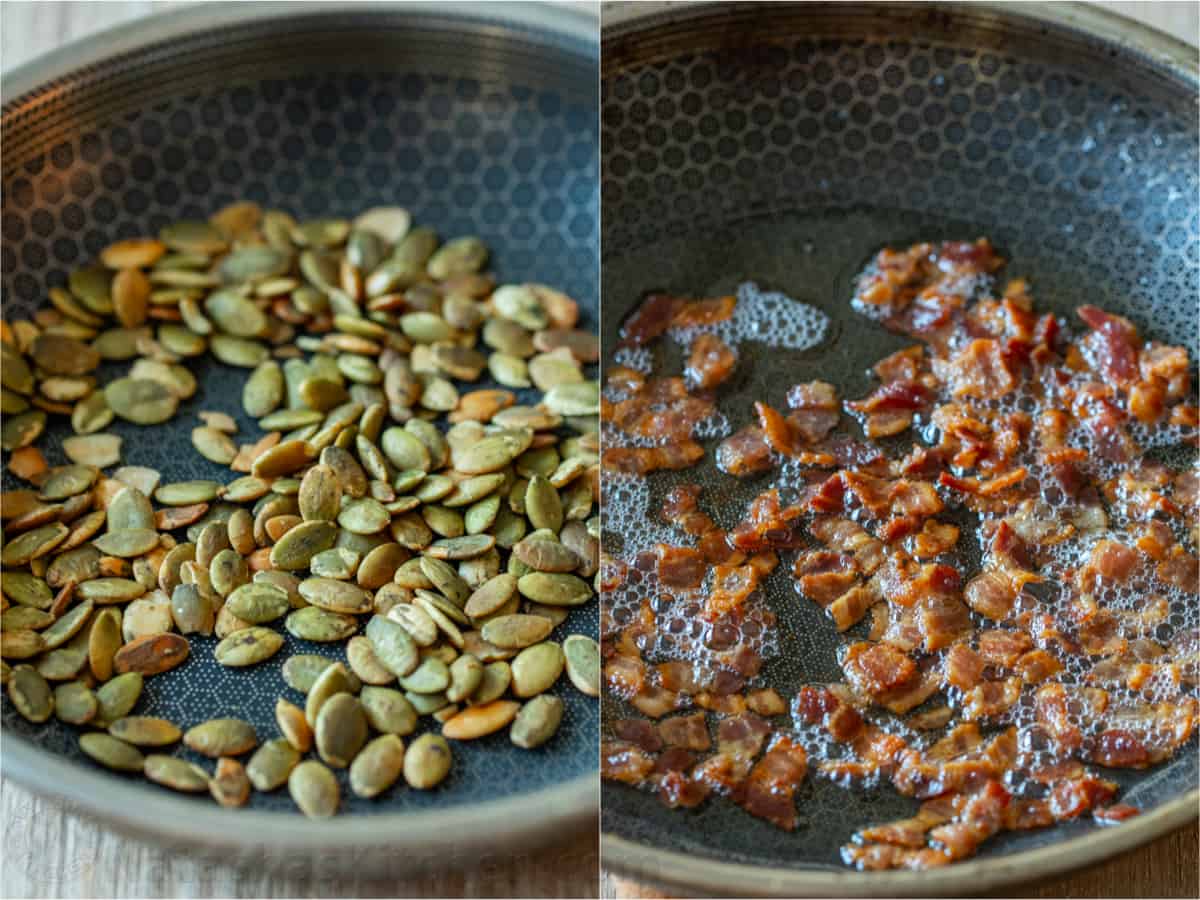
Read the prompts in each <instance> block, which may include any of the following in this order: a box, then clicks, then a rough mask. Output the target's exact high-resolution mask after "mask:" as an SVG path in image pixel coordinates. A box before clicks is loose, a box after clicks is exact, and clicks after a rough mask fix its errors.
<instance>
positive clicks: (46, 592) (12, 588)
mask: <svg viewBox="0 0 1200 900" xmlns="http://www.w3.org/2000/svg"><path fill="white" fill-rule="evenodd" d="M85 550H86V551H91V555H90V556H89V555H88V554H86V553H84V552H83V551H85ZM72 554H74V555H72ZM93 557H94V559H95V560H97V565H96V570H95V574H99V563H98V560H99V553H97V552H96V551H95V550H94V549H93V548H91V547H87V548H83V547H81V548H79V550H72V551H68V552H67V553H64V554H62V555H60V556H58V557H56V558H55V561H54V562H52V563H51V564H50V567H49V568H48V569H47V570H46V578H47V579H49V578H51V576H52V575H53V576H54V581H53V582H51V583H52V584H53V585H54V586H55V587H60V586H61V585H64V584H66V583H67V581H68V580H72V579H71V578H70V575H71V573H72V572H74V571H76V568H75V566H76V565H77V563H78V565H79V568H78V571H79V574H81V575H82V574H86V575H87V576H88V577H92V574H93V573H92V570H91V568H90V566H86V565H84V564H83V563H82V562H80V561H82V560H84V559H87V558H93ZM60 560H67V562H63V563H62V565H59V561H60ZM56 566H57V568H56ZM60 579H63V580H60ZM74 580H75V581H82V580H84V579H83V578H75V579H74ZM0 586H2V587H3V589H4V595H5V596H6V597H8V598H9V599H10V600H12V601H13V603H20V604H22V605H23V606H32V607H36V608H37V609H49V608H50V605H51V604H52V603H53V602H54V594H53V593H52V592H51V590H50V587H49V586H48V585H47V584H46V581H44V580H42V579H41V578H38V577H36V576H34V575H30V574H29V573H28V572H4V573H3V575H0Z"/></svg>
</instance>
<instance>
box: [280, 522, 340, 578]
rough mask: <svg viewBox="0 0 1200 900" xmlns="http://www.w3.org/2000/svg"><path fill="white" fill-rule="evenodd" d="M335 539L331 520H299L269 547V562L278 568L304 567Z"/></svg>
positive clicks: (334, 529) (334, 527)
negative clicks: (298, 522)
mask: <svg viewBox="0 0 1200 900" xmlns="http://www.w3.org/2000/svg"><path fill="white" fill-rule="evenodd" d="M336 539H337V527H336V526H334V525H333V524H332V523H331V522H325V521H320V520H313V521H307V522H301V523H300V524H299V525H296V526H295V527H294V528H291V529H289V530H288V532H287V533H286V534H284V535H283V537H281V538H280V539H279V540H278V541H277V542H276V543H275V546H274V547H272V548H271V564H272V565H273V566H275V567H277V568H280V569H288V570H293V569H304V568H307V567H308V564H309V561H310V560H311V559H312V558H313V557H314V556H316V555H317V554H318V553H320V552H321V551H323V550H328V549H329V548H330V547H332V546H333V542H334V541H335V540H336Z"/></svg>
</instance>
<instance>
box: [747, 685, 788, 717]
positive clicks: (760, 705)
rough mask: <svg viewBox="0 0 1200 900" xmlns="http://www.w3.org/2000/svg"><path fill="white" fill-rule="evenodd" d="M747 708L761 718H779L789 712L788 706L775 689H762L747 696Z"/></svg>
mask: <svg viewBox="0 0 1200 900" xmlns="http://www.w3.org/2000/svg"><path fill="white" fill-rule="evenodd" d="M746 706H748V707H749V708H750V711H751V712H754V713H757V714H758V715H760V716H779V715H783V713H785V712H787V704H786V703H784V702H783V698H782V697H780V696H779V692H778V691H777V690H775V688H762V689H761V690H757V691H751V692H750V693H748V694H747V695H746Z"/></svg>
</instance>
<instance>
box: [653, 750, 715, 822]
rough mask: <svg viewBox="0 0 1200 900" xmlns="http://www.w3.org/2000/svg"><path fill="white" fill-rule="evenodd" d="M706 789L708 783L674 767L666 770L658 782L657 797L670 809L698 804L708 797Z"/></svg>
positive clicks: (686, 807) (688, 807)
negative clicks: (690, 776)
mask: <svg viewBox="0 0 1200 900" xmlns="http://www.w3.org/2000/svg"><path fill="white" fill-rule="evenodd" d="M664 755H665V754H664ZM708 791H709V788H708V785H706V784H704V783H702V782H700V781H697V780H696V779H694V778H689V777H688V776H687V775H684V774H683V773H682V772H680V771H678V770H676V769H671V770H670V771H668V772H666V773H665V774H664V775H663V777H662V779H661V780H660V781H659V783H658V798H659V799H660V800H661V801H662V802H663V803H664V804H666V805H667V806H669V807H670V808H671V809H692V808H693V807H696V806H699V805H700V804H701V803H703V802H704V801H705V800H706V799H707V798H708Z"/></svg>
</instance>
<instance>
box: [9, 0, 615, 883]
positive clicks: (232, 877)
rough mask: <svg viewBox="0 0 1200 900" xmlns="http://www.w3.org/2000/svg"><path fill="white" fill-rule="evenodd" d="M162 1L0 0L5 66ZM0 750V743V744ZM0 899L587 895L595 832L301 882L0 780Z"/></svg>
mask: <svg viewBox="0 0 1200 900" xmlns="http://www.w3.org/2000/svg"><path fill="white" fill-rule="evenodd" d="M180 5H182V4H180V3H169V2H133V3H126V2H96V0H92V2H72V3H62V2H48V0H37V2H15V0H2V2H0V67H2V68H3V69H4V70H5V71H7V70H9V69H12V68H13V67H14V66H18V65H21V64H22V63H24V62H26V61H28V60H30V59H32V58H34V57H36V56H38V55H39V54H41V53H45V52H46V51H48V50H51V49H53V48H54V47H57V46H59V45H61V44H64V43H66V42H68V41H72V40H75V39H77V38H80V37H83V36H85V35H87V34H91V33H93V32H95V31H98V30H101V29H104V28H108V27H110V26H113V25H117V24H120V23H122V22H127V21H129V20H131V19H135V18H138V17H140V16H144V15H147V14H148V13H151V12H158V11H160V10H162V9H164V8H169V7H172V6H180ZM0 752H3V747H2V745H0ZM0 815H2V817H3V818H2V823H3V824H2V826H0V827H2V828H3V835H2V837H0V841H2V844H0V846H3V848H4V849H3V851H2V852H0V897H4V898H16V897H64V898H65V897H595V896H596V894H597V891H598V882H599V871H600V862H599V850H598V847H597V843H598V836H597V835H596V834H591V835H584V836H583V837H581V838H579V839H577V840H574V841H573V842H571V843H568V844H566V845H565V846H561V847H551V848H547V849H545V850H539V851H536V852H531V853H529V854H527V855H525V856H523V857H521V858H518V859H513V860H511V861H507V862H505V863H503V864H500V865H494V866H491V867H489V868H486V869H479V870H475V871H455V872H447V873H442V874H431V875H424V876H417V877H406V878H404V879H403V880H389V881H378V880H370V879H366V878H354V877H352V878H341V879H336V880H334V879H331V880H328V881H301V880H298V879H296V878H284V877H279V876H277V875H272V874H270V873H267V872H263V871H242V870H237V869H233V868H231V867H229V866H221V865H214V864H212V863H211V862H198V861H195V860H192V859H188V858H186V857H179V856H177V855H174V854H171V855H168V854H165V853H163V852H162V851H161V850H159V849H157V848H155V847H150V846H146V845H143V844H140V843H138V842H135V841H132V840H130V839H128V838H126V837H123V836H121V835H117V834H114V833H112V832H111V831H108V830H106V829H104V828H101V827H99V826H97V825H94V824H92V823H91V822H89V821H87V820H84V819H81V818H79V817H78V816H75V815H72V814H70V813H69V812H66V811H64V810H62V809H60V808H58V807H57V806H54V805H53V804H51V803H48V802H46V801H44V800H42V799H41V798H38V797H35V796H33V795H32V794H30V793H29V792H28V791H25V790H23V789H22V788H20V787H18V786H16V785H14V784H12V783H11V782H0Z"/></svg>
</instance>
